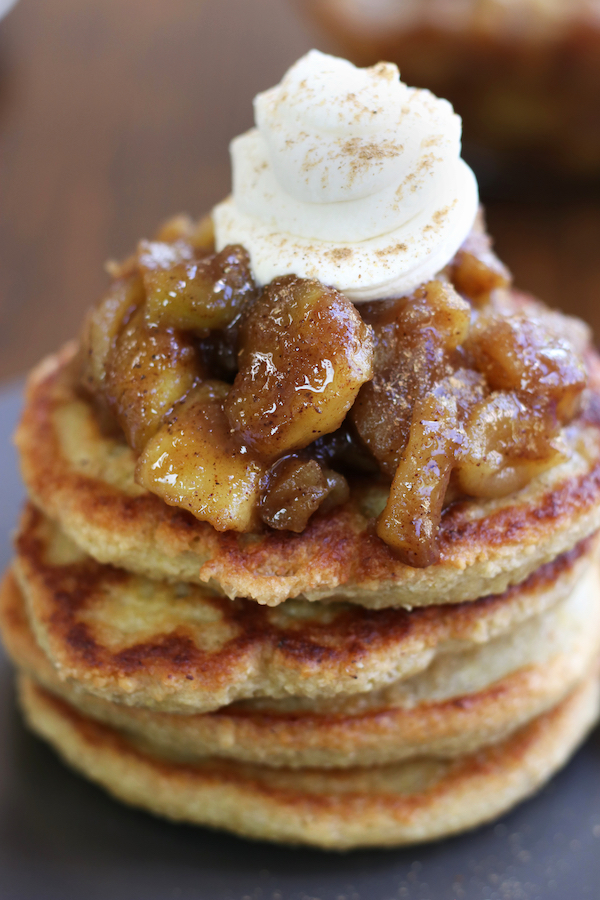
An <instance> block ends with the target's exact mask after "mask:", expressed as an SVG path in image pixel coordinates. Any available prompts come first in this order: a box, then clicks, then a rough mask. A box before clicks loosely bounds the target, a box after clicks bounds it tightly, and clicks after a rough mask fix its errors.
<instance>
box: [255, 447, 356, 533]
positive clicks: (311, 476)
mask: <svg viewBox="0 0 600 900" xmlns="http://www.w3.org/2000/svg"><path fill="white" fill-rule="evenodd" d="M348 497H349V489H348V483H347V481H346V479H345V478H344V477H343V476H342V475H338V473H337V472H332V471H331V469H329V470H326V469H324V468H323V467H322V466H320V465H319V463H318V462H317V461H316V460H314V459H300V458H299V457H297V456H285V457H283V458H282V459H280V460H278V461H277V462H276V463H275V465H273V466H271V468H270V469H269V471H268V472H267V475H266V477H265V478H264V480H263V494H262V497H261V502H260V516H261V518H262V520H263V522H266V524H267V525H270V526H271V528H277V529H279V530H286V531H296V532H301V531H304V529H305V528H306V525H307V523H308V520H309V519H310V517H311V516H312V514H313V513H314V512H315V511H316V510H317V509H318V508H319V507H320V506H321V505H322V504H323V501H325V500H326V499H329V500H330V505H329V508H332V507H333V506H337V505H338V504H340V503H344V502H345V501H346V500H347V499H348Z"/></svg>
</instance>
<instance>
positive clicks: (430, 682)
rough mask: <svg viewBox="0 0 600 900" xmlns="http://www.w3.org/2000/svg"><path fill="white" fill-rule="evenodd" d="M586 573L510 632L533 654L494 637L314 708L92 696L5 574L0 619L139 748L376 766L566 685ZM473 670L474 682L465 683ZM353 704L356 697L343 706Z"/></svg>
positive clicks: (581, 625) (592, 628)
mask: <svg viewBox="0 0 600 900" xmlns="http://www.w3.org/2000/svg"><path fill="white" fill-rule="evenodd" d="M591 574H592V576H593V577H592V578H591V584H590V583H589V581H588V579H587V578H585V579H584V583H583V584H582V585H581V586H580V587H579V589H578V590H577V592H576V594H579V596H574V598H573V599H572V600H567V601H562V602H561V603H559V604H557V605H558V606H560V607H562V610H560V611H556V612H555V613H554V615H552V616H549V615H548V614H547V615H546V616H545V617H544V619H543V621H542V622H538V621H537V620H538V619H539V618H540V617H539V616H538V617H533V619H532V620H529V622H528V628H525V629H521V636H520V637H521V640H525V641H527V640H528V638H529V637H530V635H529V634H528V631H529V632H530V631H531V625H538V626H539V628H538V636H537V637H538V639H537V641H536V642H535V643H537V645H538V652H537V658H536V657H535V656H533V657H532V661H531V662H530V664H529V665H526V666H522V667H521V668H518V669H517V670H516V671H513V670H511V669H510V662H511V660H510V654H506V653H505V652H504V653H503V651H505V649H506V646H505V645H506V639H505V638H504V639H503V638H500V639H499V640H497V641H494V642H493V643H494V644H495V645H496V646H495V649H494V652H492V653H490V652H489V647H488V645H484V647H483V648H481V649H480V650H479V651H478V650H475V651H470V652H467V653H463V654H461V660H460V662H459V663H458V667H457V663H456V659H455V655H453V654H446V655H445V656H443V657H442V658H441V660H440V662H439V664H438V665H436V664H435V663H434V664H433V665H432V666H431V667H430V668H429V669H428V670H426V671H425V672H424V673H421V674H420V675H417V676H415V677H414V678H412V679H408V680H407V681H406V682H404V683H403V684H402V685H401V686H400V687H399V686H391V687H390V688H389V689H388V690H387V691H383V692H375V696H374V697H373V696H371V695H366V697H365V695H358V696H356V695H354V696H353V697H350V698H348V697H346V698H335V699H334V700H332V701H330V703H329V708H322V709H319V710H318V711H317V712H316V711H314V710H312V711H311V710H310V709H304V710H298V709H295V708H293V702H292V701H283V702H282V701H280V702H279V703H277V702H273V701H271V702H270V703H269V701H263V702H262V703H256V701H254V702H253V701H250V702H246V703H242V704H234V705H233V706H229V707H225V708H224V709H221V710H218V711H216V712H213V713H207V714H204V715H198V714H195V715H178V714H172V713H160V712H153V711H151V710H147V709H142V708H137V707H130V706H129V707H128V706H123V705H121V704H118V703H112V702H110V701H107V700H103V699H101V698H99V697H94V696H93V695H90V694H89V693H88V692H86V691H82V690H81V688H80V687H79V686H78V685H77V684H76V683H72V682H68V681H62V680H61V679H60V678H59V676H58V673H57V672H56V669H55V668H54V667H53V666H52V665H51V663H50V662H49V660H48V658H47V657H46V656H45V654H44V653H43V652H42V650H41V649H40V647H39V646H38V645H37V644H36V642H35V638H34V637H33V634H32V631H31V627H30V625H29V621H28V618H27V614H26V611H25V605H24V601H23V597H22V594H21V592H20V591H19V589H18V586H17V584H16V581H15V579H14V577H13V576H12V575H11V574H10V573H9V574H8V575H7V577H6V579H5V581H4V584H3V587H2V589H0V626H1V628H2V634H3V638H4V643H5V646H6V649H7V651H8V653H9V654H10V656H11V658H12V660H13V662H14V663H15V665H16V666H17V668H18V669H19V670H20V671H22V672H25V673H26V674H27V675H30V676H32V677H33V678H34V680H35V681H36V682H37V683H39V684H41V685H42V686H43V687H45V688H46V689H48V690H49V691H50V692H51V693H53V694H57V695H58V696H59V697H61V698H62V699H64V700H67V701H68V702H69V703H70V704H71V705H72V706H74V707H75V708H76V709H78V710H79V711H80V712H82V713H84V715H87V716H90V717H91V718H93V719H96V720H98V721H100V722H103V723H105V724H108V725H112V726H113V727H115V728H117V729H118V730H120V731H123V732H125V733H127V734H130V735H132V736H133V737H134V738H138V739H143V740H145V741H147V742H149V743H151V744H152V745H153V746H154V747H156V748H157V749H158V750H160V752H161V754H163V755H164V756H166V757H168V758H170V759H179V760H185V761H197V760H199V759H202V758H204V757H207V756H219V757H225V758H229V759H237V760H241V761H243V762H254V763H261V764H263V765H270V766H287V767H297V766H320V767H331V766H335V767H341V766H355V765H361V766H365V765H384V764H388V763H392V762H398V761H400V760H405V759H410V758H412V757H415V756H419V755H428V756H435V757H454V756H458V755H461V754H464V753H472V752H474V751H476V750H478V749H480V748H481V747H482V746H485V745H487V744H491V743H495V742H497V741H499V740H502V739H504V738H505V737H506V736H507V735H508V734H510V733H512V732H513V731H515V730H517V729H518V728H520V727H521V726H522V725H524V724H525V723H526V722H527V721H529V720H530V719H532V718H534V717H535V716H537V715H540V714H541V713H542V712H545V711H546V710H548V709H549V708H551V707H552V706H554V705H555V704H556V703H557V702H559V701H560V700H561V699H562V698H563V697H564V696H565V695H566V694H567V693H568V692H569V691H571V690H572V689H573V688H574V687H575V685H576V684H577V682H578V681H579V680H581V678H582V677H583V676H584V674H585V673H586V672H587V671H588V670H589V669H590V667H591V665H592V662H593V660H594V658H595V657H596V656H597V655H598V653H599V652H600V621H599V620H600V603H599V602H598V600H599V593H598V576H597V573H596V572H593V573H591ZM586 605H587V607H588V609H586ZM565 607H566V608H565ZM590 607H591V608H590ZM557 612H558V614H557ZM523 632H525V633H523ZM503 645H504V646H503ZM486 651H487V652H486ZM540 651H541V652H540ZM478 654H479V655H480V656H482V655H484V654H485V660H484V662H485V663H487V666H486V667H485V668H483V667H482V666H481V662H482V660H481V659H480V660H478V662H479V666H478V667H476V665H475V662H476V661H475V660H474V658H473V657H474V656H477V655H478ZM507 656H508V665H507V660H506V657H507ZM498 657H500V659H499V660H498ZM498 663H500V666H499V665H498ZM475 668H476V669H477V672H478V674H479V682H480V683H479V684H478V683H477V678H475V679H474V680H473V671H474V669H475ZM465 670H466V672H468V673H470V675H471V683H470V685H469V686H470V688H471V692H470V693H465V692H464V687H465ZM507 673H508V674H507ZM457 676H458V677H457ZM461 690H462V691H463V693H460V691H461ZM457 692H458V693H457ZM363 699H364V700H367V699H368V702H366V703H363V704H362V705H360V706H359V708H354V707H355V705H357V703H356V702H357V701H363ZM317 705H318V706H320V704H317ZM290 707H291V708H290Z"/></svg>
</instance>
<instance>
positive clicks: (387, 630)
mask: <svg viewBox="0 0 600 900" xmlns="http://www.w3.org/2000/svg"><path fill="white" fill-rule="evenodd" d="M595 546H596V542H595V540H589V541H584V542H583V543H581V544H580V545H579V546H578V547H577V548H575V549H574V550H573V551H571V552H570V553H568V554H564V555H563V556H561V557H559V558H557V559H555V560H554V561H553V562H552V563H548V564H546V566H544V567H542V568H540V569H538V571H537V572H535V573H534V574H533V575H531V576H530V578H529V579H528V580H527V581H525V582H524V583H523V584H521V585H519V586H515V587H513V588H510V589H509V590H508V591H507V592H506V593H505V594H504V595H501V596H500V597H495V598H484V599H481V600H479V601H476V602H474V603H466V604H462V605H453V606H442V607H428V608H425V609H417V610H413V611H412V612H410V613H409V612H407V611H406V610H403V609H383V610H369V609H365V608H364V607H361V606H357V605H354V604H341V603H339V604H322V603H308V602H307V601H301V600H293V601H288V602H287V603H285V604H283V605H282V606H280V607H277V608H276V609H265V608H261V607H260V606H258V605H257V604H255V603H253V602H252V601H247V600H236V601H231V600H227V599H226V598H224V597H221V596H218V595H214V594H210V593H208V592H207V591H206V589H204V588H201V587H198V586H193V585H189V584H179V585H173V584H170V583H167V582H161V583H159V582H153V581H150V580H148V579H146V578H144V577H142V576H138V575H132V574H131V573H128V572H125V571H124V570H122V569H115V568H114V567H112V566H103V565H101V564H100V563H97V562H96V561H95V560H93V559H91V557H89V556H87V555H85V554H84V553H83V552H82V551H81V550H80V549H79V548H78V547H77V546H76V545H75V544H74V543H73V542H72V541H71V540H70V539H69V538H67V537H65V536H64V534H63V533H62V532H61V531H60V529H59V528H58V527H57V526H56V525H55V524H54V523H52V522H51V521H50V520H48V519H46V518H45V517H44V516H43V515H42V514H41V513H39V512H38V511H37V510H35V508H33V507H31V506H30V507H28V508H27V510H26V512H25V515H24V517H23V522H22V525H21V529H20V532H19V535H18V537H17V558H16V566H15V573H16V575H17V579H18V581H19V585H20V587H21V589H22V591H23V593H24V596H25V598H26V602H27V608H28V612H29V616H30V620H31V624H32V627H33V631H34V633H35V636H36V639H37V641H38V642H39V644H40V646H41V647H42V649H43V650H44V652H45V653H46V654H47V656H48V657H49V659H50V660H51V662H52V663H53V665H54V666H55V667H56V669H57V671H58V672H59V674H60V676H61V678H63V679H68V680H70V681H72V682H75V683H77V684H78V685H80V686H81V687H82V688H85V690H87V691H88V692H90V693H93V694H95V695H97V696H100V697H103V698H104V699H107V700H113V701H116V702H120V703H127V704H130V705H135V706H147V707H150V708H153V709H161V710H163V711H170V712H206V711H208V710H211V709H216V708H218V707H220V706H224V705H225V704H228V703H231V702H233V701H234V700H239V699H243V698H251V697H271V698H273V697H308V698H322V697H324V696H325V697H326V696H330V697H331V696H335V695H341V694H362V693H364V692H369V691H373V690H374V689H376V688H382V687H385V686H386V685H389V684H392V683H394V682H398V681H399V680H400V679H406V678H409V677H411V676H414V675H416V674H417V673H418V672H422V671H423V670H425V669H426V668H428V667H431V666H432V664H433V663H434V661H436V660H438V659H441V658H442V657H443V656H444V655H447V654H448V653H450V652H452V653H454V654H455V655H456V658H457V660H459V659H462V660H463V661H462V662H460V663H458V662H457V664H456V666H455V668H460V666H464V665H465V662H464V657H461V652H463V651H467V650H469V649H470V648H477V646H480V645H482V644H485V643H486V642H490V641H491V640H492V639H495V638H497V639H500V638H502V637H504V638H505V639H506V642H507V643H506V647H505V649H504V651H503V653H504V654H505V655H507V656H508V658H509V659H510V660H511V664H512V668H513V669H515V668H518V667H519V666H521V665H525V664H528V663H529V662H531V659H530V657H529V655H528V654H529V652H530V648H529V645H528V643H527V642H526V641H525V642H523V641H521V642H518V639H517V633H516V632H517V631H518V629H519V627H527V624H528V622H527V620H529V619H531V618H532V617H534V616H536V615H540V614H543V613H544V612H546V611H547V610H550V609H552V607H554V606H555V605H556V603H557V602H558V601H559V600H561V599H564V598H566V597H568V595H569V594H570V592H571V591H572V589H573V587H574V585H575V584H576V582H577V580H578V579H579V577H580V576H581V575H582V574H583V572H584V571H585V568H586V567H587V566H588V564H589V560H590V559H591V558H592V557H593V554H594V553H595ZM584 617H585V616H584ZM530 628H531V633H532V636H533V638H535V635H536V633H537V630H538V628H539V626H538V625H536V624H533V625H531V626H530ZM511 646H512V650H511ZM515 648H519V649H518V650H515ZM511 653H512V656H511ZM488 667H489V661H488V662H485V661H483V662H480V663H479V664H478V666H476V667H475V668H477V669H479V670H482V669H483V670H485V669H487V668H488ZM503 674H505V673H503ZM488 683H489V679H488Z"/></svg>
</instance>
